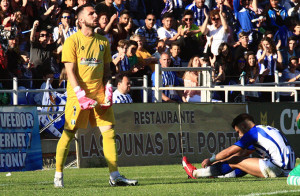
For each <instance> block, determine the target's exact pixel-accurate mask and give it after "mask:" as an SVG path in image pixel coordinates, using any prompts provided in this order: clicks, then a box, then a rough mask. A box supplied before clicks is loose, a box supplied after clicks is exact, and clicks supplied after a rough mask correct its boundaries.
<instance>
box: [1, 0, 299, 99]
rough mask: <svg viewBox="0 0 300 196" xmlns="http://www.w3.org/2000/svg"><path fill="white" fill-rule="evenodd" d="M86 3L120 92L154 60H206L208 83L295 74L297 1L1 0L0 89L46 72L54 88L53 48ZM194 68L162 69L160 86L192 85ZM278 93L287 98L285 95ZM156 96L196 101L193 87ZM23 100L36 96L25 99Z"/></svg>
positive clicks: (58, 69)
mask: <svg viewBox="0 0 300 196" xmlns="http://www.w3.org/2000/svg"><path fill="white" fill-rule="evenodd" d="M86 3H89V4H92V5H93V6H94V7H95V10H96V13H97V14H98V16H99V27H97V28H96V29H95V32H96V33H99V34H101V35H103V36H105V37H106V38H107V39H108V40H109V41H110V46H111V52H112V63H111V72H112V75H113V76H114V77H115V78H117V82H116V87H117V85H118V84H119V85H120V84H122V79H123V78H124V77H125V79H126V81H125V82H124V84H125V83H126V85H127V87H128V86H129V87H128V90H127V91H126V94H127V93H129V91H130V86H141V85H142V82H141V81H140V80H138V79H136V78H138V77H142V76H143V75H147V76H148V85H149V86H151V85H153V84H154V72H155V64H157V63H158V64H161V66H162V67H168V66H171V67H172V66H174V67H187V66H189V67H201V66H203V65H204V64H206V65H208V66H212V68H213V72H212V73H213V75H212V81H213V83H214V84H215V85H232V84H239V83H240V76H241V74H244V75H245V77H246V83H247V84H255V83H266V82H274V74H275V71H278V72H279V73H280V76H281V81H282V82H295V81H297V80H299V78H300V75H299V70H300V66H299V64H300V59H299V56H300V43H299V37H300V9H299V7H300V2H299V0H194V1H192V0H151V1H146V0H90V1H89V0H77V1H75V0H1V3H0V21H1V28H0V29H1V30H0V31H1V39H0V42H1V45H0V88H2V89H12V86H13V83H12V78H13V77H17V78H18V81H19V86H22V87H25V88H27V89H39V88H43V86H42V87H41V85H42V84H43V83H44V82H45V77H48V76H49V77H51V78H54V81H53V82H52V87H53V88H58V87H62V86H61V85H60V84H59V78H60V77H61V76H60V75H61V74H62V75H65V73H62V71H63V70H64V64H63V63H61V61H60V59H61V51H62V48H63V47H64V41H65V40H66V39H67V38H68V37H69V36H71V35H72V34H74V33H75V32H77V31H78V30H79V29H80V27H79V26H78V24H77V22H76V9H77V7H78V6H81V5H83V4H86ZM7 32H8V33H9V34H10V35H9V36H7V37H5V36H3V35H4V34H5V33H7ZM63 72H64V71H63ZM120 74H121V76H122V78H121V79H120ZM198 75H199V73H198V72H185V73H184V72H170V73H163V85H164V86H176V85H179V86H187V87H194V86H198V85H199V81H198V80H199V79H198ZM118 78H119V79H118ZM129 82H130V85H129ZM127 83H128V84H127ZM127 87H126V88H127ZM124 88H125V87H124ZM130 94H131V97H132V100H131V102H142V93H141V92H140V91H130ZM37 96H39V95H37ZM213 96H214V97H213V98H214V99H215V101H218V100H219V101H222V100H223V101H224V99H225V98H224V93H222V92H215V93H214V95H213ZM246 96H247V100H249V101H270V93H258V92H247V93H246ZM281 96H282V100H292V98H291V96H290V94H286V93H283V94H281ZM33 97H34V96H33ZM236 97H238V92H236V93H232V95H231V96H230V101H235V100H236V99H235V98H236ZM36 99H38V97H36ZM39 100H40V99H39ZM148 100H149V102H151V100H152V97H151V93H150V96H149V99H148ZM163 101H165V102H173V101H180V102H181V101H182V102H200V101H201V94H200V91H185V92H175V91H164V92H163ZM9 103H10V101H9V96H7V95H6V96H5V95H4V94H3V93H2V94H0V104H9ZM28 103H29V104H37V103H38V102H35V98H32V99H31V101H28Z"/></svg>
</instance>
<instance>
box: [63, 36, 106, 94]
mask: <svg viewBox="0 0 300 196" xmlns="http://www.w3.org/2000/svg"><path fill="white" fill-rule="evenodd" d="M62 62H63V63H68V62H69V63H75V64H76V66H75V76H76V78H77V81H78V83H79V86H80V87H81V88H82V89H84V90H85V91H86V93H87V94H90V93H91V94H95V92H96V91H98V93H97V94H98V95H99V91H100V94H104V85H103V72H104V64H105V63H110V62H111V53H110V46H109V42H108V40H107V38H105V37H104V36H101V35H99V34H97V33H95V34H94V36H92V37H86V36H84V35H83V34H82V32H81V31H80V30H79V31H78V32H77V33H75V34H73V35H71V36H70V37H69V38H67V39H66V40H65V43H64V46H63V50H62ZM67 92H68V97H74V96H76V95H75V93H74V91H73V88H72V86H71V84H69V82H68V86H67Z"/></svg>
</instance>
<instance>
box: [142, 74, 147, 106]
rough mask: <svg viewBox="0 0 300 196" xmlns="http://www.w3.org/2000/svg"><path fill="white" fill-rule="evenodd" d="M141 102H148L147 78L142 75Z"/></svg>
mask: <svg viewBox="0 0 300 196" xmlns="http://www.w3.org/2000/svg"><path fill="white" fill-rule="evenodd" d="M143 102H144V103H147V102H148V76H147V75H143Z"/></svg>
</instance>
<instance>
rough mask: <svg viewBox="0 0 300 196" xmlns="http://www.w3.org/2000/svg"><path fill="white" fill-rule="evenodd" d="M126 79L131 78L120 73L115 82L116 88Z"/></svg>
mask: <svg viewBox="0 0 300 196" xmlns="http://www.w3.org/2000/svg"><path fill="white" fill-rule="evenodd" d="M124 77H127V78H129V76H128V74H126V73H119V74H117V75H116V80H115V82H116V86H118V84H119V83H121V82H122V80H123V78H124Z"/></svg>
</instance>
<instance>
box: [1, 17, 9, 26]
mask: <svg viewBox="0 0 300 196" xmlns="http://www.w3.org/2000/svg"><path fill="white" fill-rule="evenodd" d="M10 20H11V17H10V16H8V17H6V18H4V19H3V21H2V25H3V26H6V25H7V23H9V21H10Z"/></svg>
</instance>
